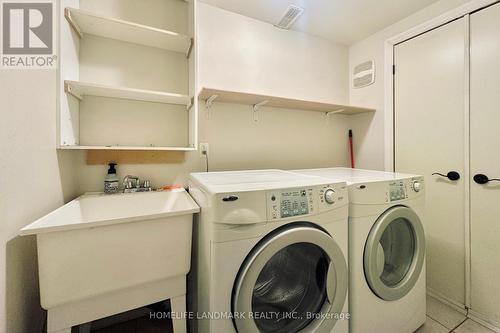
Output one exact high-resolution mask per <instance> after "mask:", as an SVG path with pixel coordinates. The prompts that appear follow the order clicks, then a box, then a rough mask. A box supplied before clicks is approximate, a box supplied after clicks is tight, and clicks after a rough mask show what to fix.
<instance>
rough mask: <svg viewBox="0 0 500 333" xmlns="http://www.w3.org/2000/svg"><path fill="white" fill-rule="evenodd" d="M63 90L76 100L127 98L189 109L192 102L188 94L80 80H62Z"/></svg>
mask: <svg viewBox="0 0 500 333" xmlns="http://www.w3.org/2000/svg"><path fill="white" fill-rule="evenodd" d="M64 91H65V92H66V93H68V94H70V95H72V96H73V97H75V98H77V99H78V100H80V101H81V100H82V99H83V98H84V97H85V96H86V95H87V96H98V97H108V98H117V99H128V100H135V101H142V102H151V103H163V104H172V105H183V106H186V109H188V110H189V108H190V107H191V105H192V104H193V102H192V98H191V97H189V96H188V95H182V94H175V93H169V92H164V91H154V90H144V89H136V88H127V87H114V86H107V85H102V84H96V83H89V82H81V81H71V80H65V81H64Z"/></svg>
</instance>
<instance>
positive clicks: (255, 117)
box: [253, 100, 269, 121]
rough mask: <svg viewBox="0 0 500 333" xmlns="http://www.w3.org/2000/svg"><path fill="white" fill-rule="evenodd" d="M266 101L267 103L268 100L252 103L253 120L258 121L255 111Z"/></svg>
mask: <svg viewBox="0 0 500 333" xmlns="http://www.w3.org/2000/svg"><path fill="white" fill-rule="evenodd" d="M267 103H269V101H267V100H266V101H262V102H259V103H257V104H254V105H253V121H259V115H258V113H257V112H258V111H259V109H260V108H261V107H263V106H264V105H266V104H267Z"/></svg>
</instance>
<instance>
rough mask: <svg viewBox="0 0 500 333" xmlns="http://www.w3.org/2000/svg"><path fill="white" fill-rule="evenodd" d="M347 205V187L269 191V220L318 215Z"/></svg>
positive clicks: (333, 186) (330, 186) (334, 186)
mask: <svg viewBox="0 0 500 333" xmlns="http://www.w3.org/2000/svg"><path fill="white" fill-rule="evenodd" d="M346 203H347V190H346V186H345V185H342V186H336V185H322V186H312V187H304V188H293V189H285V190H276V191H269V192H268V193H267V212H268V214H267V215H268V219H269V220H279V219H286V218H290V217H296V216H302V215H311V214H317V213H320V212H324V211H327V210H330V209H332V208H336V207H337V206H339V205H344V204H346Z"/></svg>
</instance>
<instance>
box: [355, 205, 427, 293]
mask: <svg viewBox="0 0 500 333" xmlns="http://www.w3.org/2000/svg"><path fill="white" fill-rule="evenodd" d="M424 256H425V235H424V229H423V226H422V223H421V221H420V219H419V218H418V216H417V215H416V214H415V212H414V211H413V210H411V209H410V208H408V207H404V206H396V207H393V208H391V209H389V210H387V211H386V212H384V213H383V214H382V215H381V216H380V217H379V218H378V220H377V221H376V222H375V224H374V225H373V227H372V229H371V231H370V234H369V235H368V238H367V241H366V245H365V252H364V270H365V276H366V280H367V282H368V284H369V285H370V288H371V289H372V291H373V292H374V293H375V294H376V295H377V296H379V297H380V298H382V299H384V300H388V301H391V300H397V299H400V298H402V297H403V296H405V295H406V294H407V293H408V292H410V290H411V289H412V288H413V287H414V286H415V284H416V283H417V281H418V278H419V276H420V273H421V271H422V267H423V264H424Z"/></svg>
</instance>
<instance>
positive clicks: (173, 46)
mask: <svg viewBox="0 0 500 333" xmlns="http://www.w3.org/2000/svg"><path fill="white" fill-rule="evenodd" d="M64 11H65V12H64V16H65V17H66V20H67V21H68V22H69V24H70V25H71V27H72V28H73V29H74V30H75V31H76V33H77V34H78V35H79V37H80V38H81V37H83V34H84V33H85V34H90V35H95V36H101V37H105V38H110V39H116V40H121V41H124V42H128V43H134V44H140V45H145V46H151V47H157V48H160V49H165V50H170V51H174V52H181V53H184V54H186V55H187V56H189V53H190V50H191V46H192V43H193V39H192V38H190V37H188V36H186V35H183V34H179V33H176V32H172V31H168V30H163V29H158V28H154V27H150V26H146V25H142V24H137V23H134V22H129V21H124V20H119V19H115V18H111V17H105V16H100V15H97V14H94V13H90V12H87V11H83V10H80V9H76V8H69V7H68V8H65V10H64Z"/></svg>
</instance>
